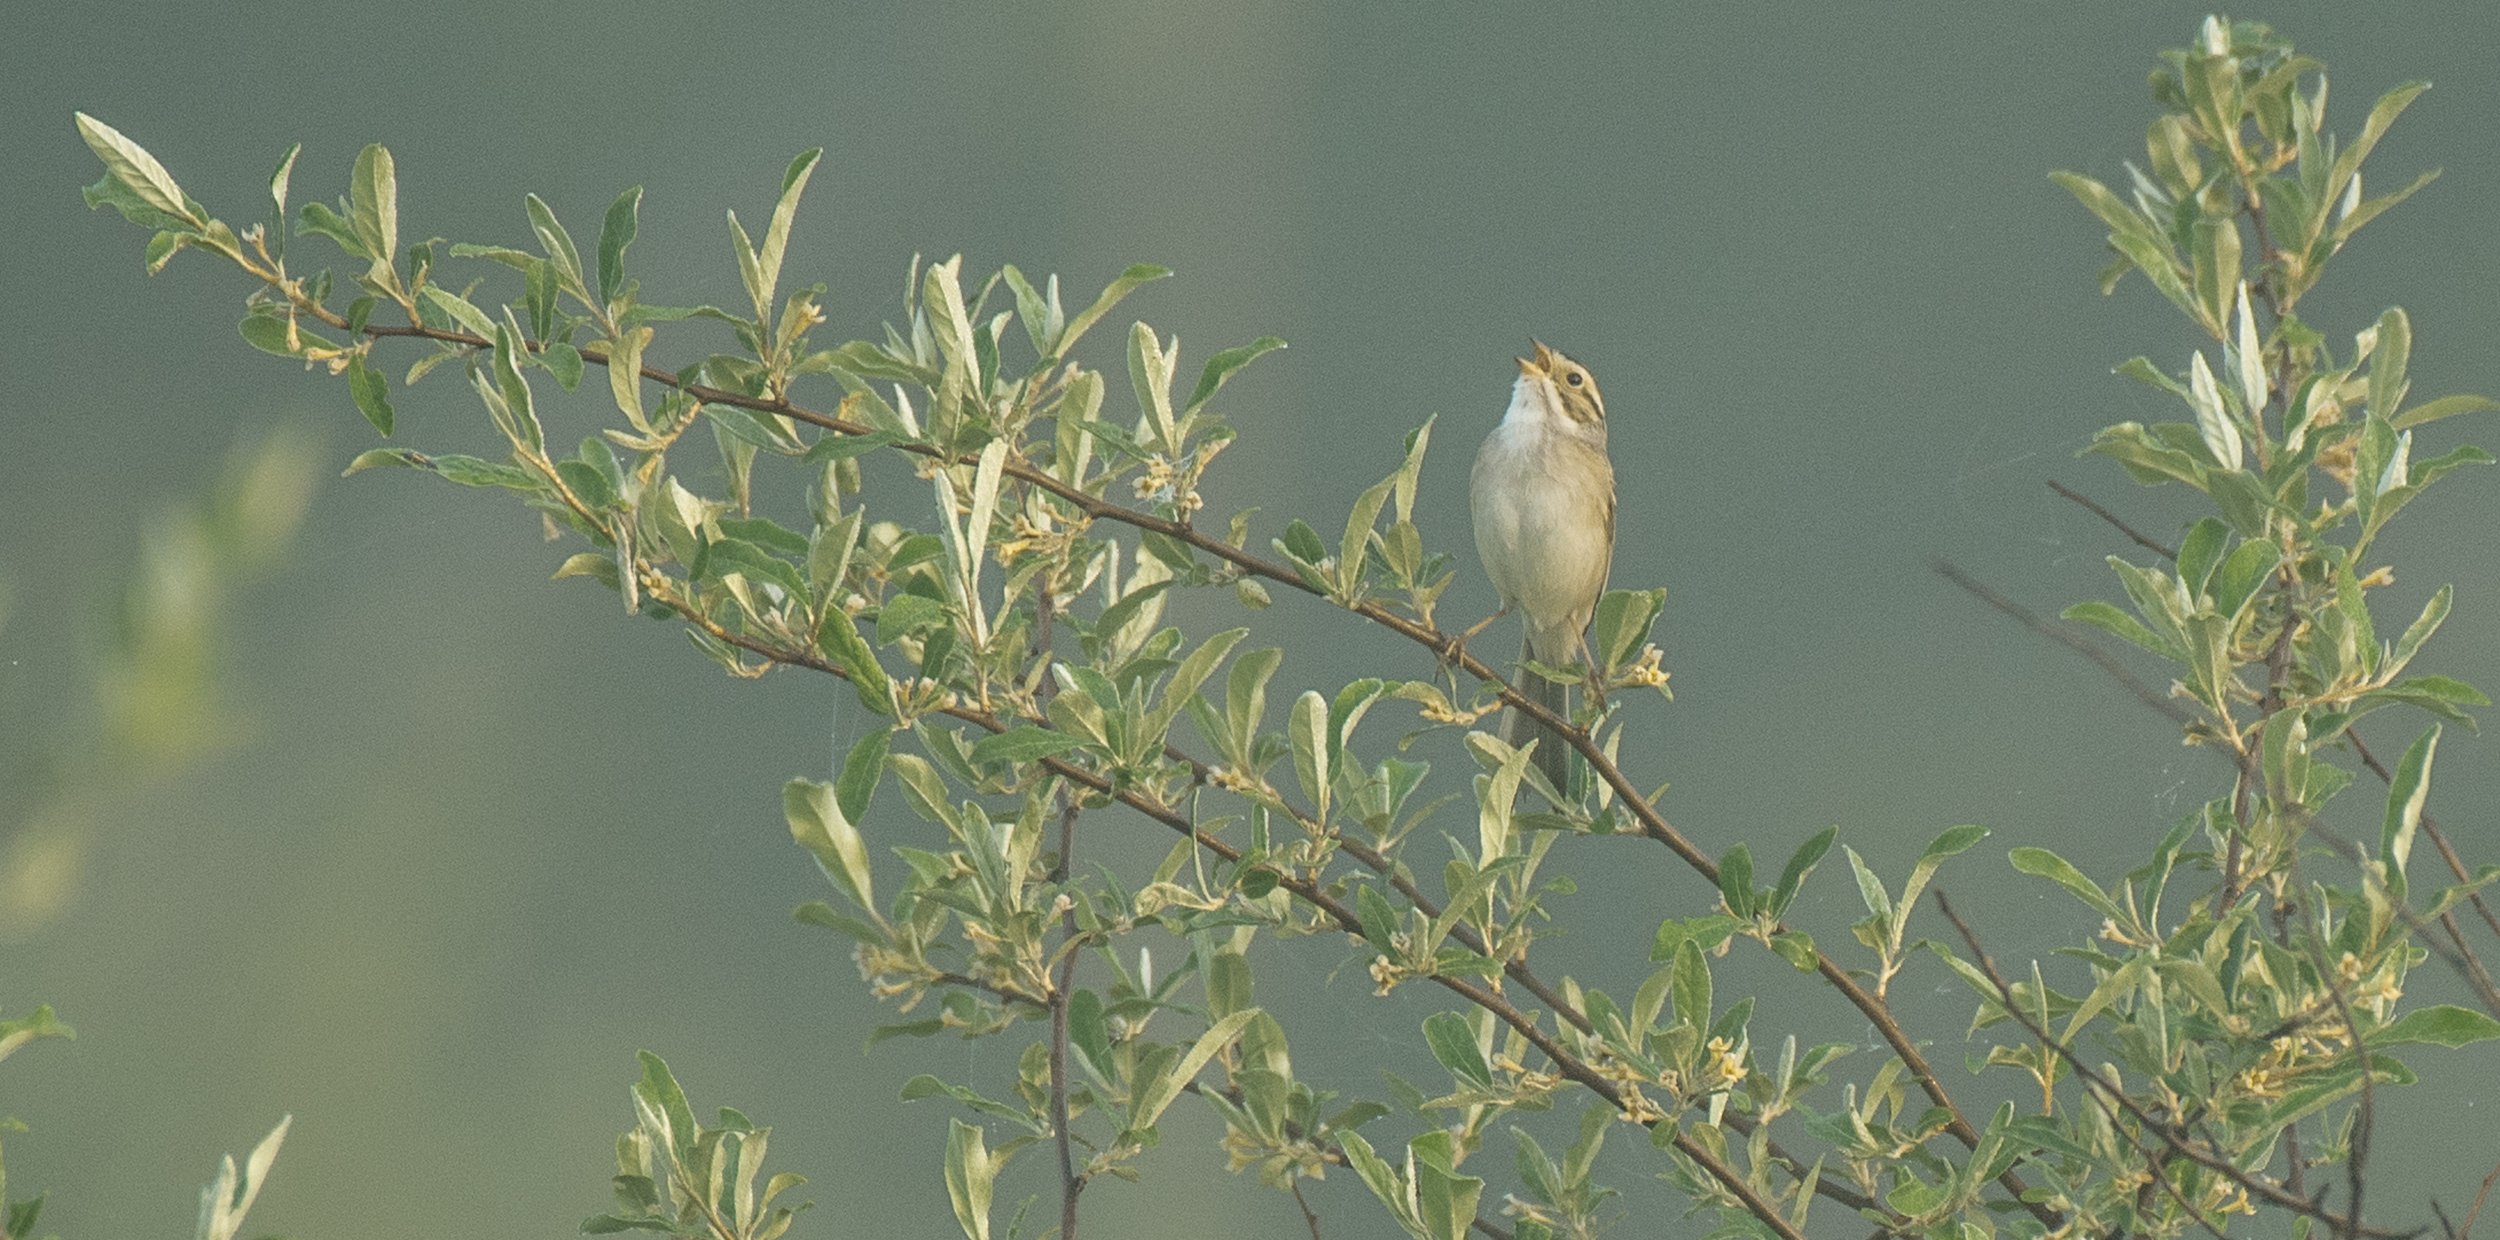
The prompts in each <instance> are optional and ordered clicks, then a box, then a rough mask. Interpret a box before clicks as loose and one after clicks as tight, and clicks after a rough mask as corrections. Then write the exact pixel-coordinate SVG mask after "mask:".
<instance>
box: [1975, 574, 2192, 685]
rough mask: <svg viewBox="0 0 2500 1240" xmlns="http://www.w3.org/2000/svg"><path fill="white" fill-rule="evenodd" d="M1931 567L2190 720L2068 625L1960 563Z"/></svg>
mask: <svg viewBox="0 0 2500 1240" xmlns="http://www.w3.org/2000/svg"><path fill="white" fill-rule="evenodd" d="M1933 566H1934V568H1935V570H1936V575H1937V576H1939V577H1942V578H1944V579H1945V580H1947V581H1950V582H1952V583H1953V584H1954V585H1957V586H1960V587H1961V588H1962V589H1963V590H1964V591H1965V592H1966V593H1968V594H1969V595H1970V596H1971V597H1973V598H1976V599H1978V600H1979V601H1980V602H1983V603H1986V604H1987V605H1989V606H1990V607H1994V608H1996V609H1997V610H1998V611H1999V612H2002V613H2004V614H2005V616H2006V617H2007V618H2009V619H2011V620H2013V621H2014V623H2016V624H2019V625H2021V626H2023V627H2024V628H2026V629H2029V630H2031V631H2032V632H2034V633H2037V634H2039V635H2040V636H2042V637H2045V638H2048V639H2049V640H2050V641H2053V642H2056V643H2057V644H2058V645H2061V646H2064V647H2066V648H2067V649H2068V650H2072V651H2074V652H2075V653H2076V654H2079V655H2082V656H2083V657H2084V658H2087V659H2090V660H2091V661H2092V663H2093V665H2094V666H2096V667H2098V668H2100V669H2101V670H2102V671H2104V672H2107V673H2109V674H2110V676H2111V677H2112V678H2113V679H2115V680H2116V681H2117V682H2118V683H2119V684H2121V685H2124V686H2125V687H2126V689H2127V691H2128V692H2129V693H2133V694H2134V695H2135V696H2136V700H2138V701H2140V702H2142V703H2144V704H2145V705H2146V706H2149V707H2151V708H2153V709H2154V710H2157V711H2160V712H2161V713H2162V714H2163V715H2164V716H2166V717H2168V718H2169V719H2170V720H2171V722H2173V723H2179V724H2186V723H2189V722H2191V721H2193V720H2194V718H2195V716H2194V715H2193V714H2192V713H2190V712H2189V711H2188V709H2187V708H2186V707H2183V706H2181V705H2179V704H2178V703H2177V702H2174V701H2172V700H2171V699H2170V698H2168V697H2167V696H2165V695H2163V694H2160V693H2156V692H2154V691H2153V687H2152V686H2151V685H2148V684H2145V683H2144V682H2143V681H2141V680H2138V679H2136V676H2135V673H2134V672H2131V671H2128V670H2127V666H2126V664H2124V663H2121V662H2119V661H2118V657H2117V656H2116V655H2113V654H2111V653H2110V652H2108V651H2106V650H2103V649H2101V648H2100V647H2099V646H2096V645H2094V644H2092V643H2091V642H2090V641H2088V640H2086V639H2085V638H2084V637H2083V636H2082V635H2081V634H2079V633H2076V632H2075V631H2073V629H2072V627H2071V626H2068V625H2066V624H2064V623H2063V622H2057V623H2052V622H2051V621H2049V620H2047V619H2045V618H2043V617H2041V616H2040V615H2038V614H2037V613H2035V612H2033V611H2032V610H2031V609H2030V608H2028V607H2025V606H2023V605H2022V604H2020V603H2017V602H2015V601H2014V600H2012V599H2010V598H2007V597H2005V596H2004V595H2002V594H1999V593H1997V592H1996V591H1995V590H1992V589H1990V588H1989V587H1988V586H1987V585H1986V584H1985V583H1983V582H1981V581H1980V580H1979V579H1977V578H1975V577H1973V576H1971V575H1970V574H1969V573H1967V572H1964V571H1962V568H1961V566H1960V565H1958V564H1955V563H1954V562H1953V561H1951V560H1937V561H1935V562H1934V565H1933Z"/></svg>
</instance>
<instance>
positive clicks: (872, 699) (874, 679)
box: [816, 606, 894, 715]
mask: <svg viewBox="0 0 2500 1240" xmlns="http://www.w3.org/2000/svg"><path fill="white" fill-rule="evenodd" d="M816 648H817V649H818V650H821V651H823V652H824V655H825V657H826V658H827V659H829V660H831V661H832V662H833V663H834V665H835V666H837V667H839V668H841V669H842V673H843V675H845V676H848V677H850V680H851V684H852V687H854V688H856V689H857V690H858V691H859V702H860V705H862V706H865V707H867V708H868V709H869V711H870V712H871V713H874V714H879V715H890V714H892V713H894V700H893V697H892V695H891V694H890V693H889V692H888V690H887V687H886V686H887V681H886V675H885V668H884V667H882V666H881V665H879V664H878V662H877V655H876V652H875V651H873V650H870V649H869V648H868V643H867V642H866V641H863V640H861V638H860V635H859V627H858V626H857V625H855V624H853V623H851V617H850V614H849V613H848V612H845V611H843V610H842V609H841V608H840V607H832V606H828V607H826V608H825V615H824V619H823V620H821V621H819V622H818V623H817V625H816Z"/></svg>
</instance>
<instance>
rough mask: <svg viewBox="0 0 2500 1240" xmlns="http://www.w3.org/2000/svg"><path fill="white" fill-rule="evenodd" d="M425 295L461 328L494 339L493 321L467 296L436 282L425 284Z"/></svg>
mask: <svg viewBox="0 0 2500 1240" xmlns="http://www.w3.org/2000/svg"><path fill="white" fill-rule="evenodd" d="M425 296H426V299H427V300H428V301H431V302H433V303H434V304H435V305H436V306H439V307H441V308H442V311H443V313H445V314H448V315H450V316H451V318H452V321H453V322H455V323H458V324H459V325H460V326H461V328H462V329H463V330H465V331H468V332H470V333H473V334H475V335H476V336H478V337H479V338H480V339H483V340H487V341H492V340H494V338H495V321H494V320H493V319H490V318H488V317H486V312H485V311H483V310H480V309H478V308H477V307H476V306H475V305H474V304H472V303H471V302H470V301H469V299H468V298H465V297H462V296H461V295H460V294H458V293H455V292H452V291H451V290H450V289H447V288H444V287H442V286H441V285H438V284H429V285H426V286H425Z"/></svg>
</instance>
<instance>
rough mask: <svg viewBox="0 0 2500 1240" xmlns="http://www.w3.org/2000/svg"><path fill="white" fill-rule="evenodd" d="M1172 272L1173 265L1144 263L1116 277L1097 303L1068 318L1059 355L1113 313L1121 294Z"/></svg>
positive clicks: (1073, 346) (1073, 345)
mask: <svg viewBox="0 0 2500 1240" xmlns="http://www.w3.org/2000/svg"><path fill="white" fill-rule="evenodd" d="M1170 274H1172V271H1171V269H1170V268H1168V267H1157V266H1154V265H1152V264H1149V263H1140V264H1138V265H1137V266H1134V267H1131V268H1129V269H1128V270H1126V271H1123V272H1121V273H1120V278H1119V279H1117V280H1113V281H1112V282H1111V284H1110V286H1109V287H1107V288H1105V289H1103V291H1102V296H1100V297H1097V298H1095V299H1094V304H1093V305H1090V306H1087V307H1085V308H1084V309H1083V310H1080V311H1078V312H1077V315H1076V317H1075V318H1072V319H1069V320H1068V326H1067V330H1065V331H1063V332H1061V333H1059V346H1058V352H1057V354H1056V356H1057V357H1065V356H1067V354H1068V350H1070V349H1073V348H1075V347H1076V342H1077V341H1078V339H1080V338H1082V337H1083V336H1084V335H1085V333H1086V331H1087V330H1089V329H1091V328H1092V327H1093V326H1094V324H1096V323H1099V322H1101V321H1102V317H1103V316H1104V315H1106V314H1109V313H1111V308H1112V307H1113V306H1116V305H1119V304H1120V299H1121V298H1123V297H1126V296H1128V295H1129V294H1130V293H1132V292H1135V291H1136V290H1137V288H1138V286H1139V285H1143V284H1151V283H1153V282H1154V281H1156V280H1160V279H1162V278H1164V277H1165V276H1168V275H1170Z"/></svg>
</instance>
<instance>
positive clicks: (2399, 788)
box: [2379, 723, 2439, 903]
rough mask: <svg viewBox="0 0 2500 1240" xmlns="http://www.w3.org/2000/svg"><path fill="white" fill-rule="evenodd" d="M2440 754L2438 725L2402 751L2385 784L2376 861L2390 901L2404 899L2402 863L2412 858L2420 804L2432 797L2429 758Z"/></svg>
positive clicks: (2419, 821) (2420, 821)
mask: <svg viewBox="0 0 2500 1240" xmlns="http://www.w3.org/2000/svg"><path fill="white" fill-rule="evenodd" d="M2438 750H2439V725H2438V724H2435V723H2434V724H2432V725H2431V726H2430V727H2429V729H2428V730H2426V731H2424V732H2423V733H2422V735H2421V736H2419V737H2417V738H2416V739H2415V740H2414V742H2413V744H2411V745H2409V746H2407V747H2406V748H2405V756H2404V757H2403V758H2402V759H2400V760H2398V761H2397V763H2396V777H2395V778H2394V779H2391V780H2389V781H2387V817H2386V820H2385V821H2384V823H2383V824H2382V825H2381V826H2380V828H2379V860H2380V861H2381V862H2383V863H2385V864H2386V866H2387V887H2388V893H2389V896H2390V898H2392V899H2394V900H2395V901H2396V902H2398V903H2402V902H2403V901H2404V898H2405V863H2406V862H2407V861H2409V860H2411V859H2412V856H2413V834H2414V831H2415V829H2416V828H2418V827H2420V826H2421V825H2422V803H2423V802H2424V801H2425V800H2427V799H2428V798H2429V797H2430V794H2431V758H2432V757H2433V756H2434V755H2435V754H2436V753H2437V752H2438Z"/></svg>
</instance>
